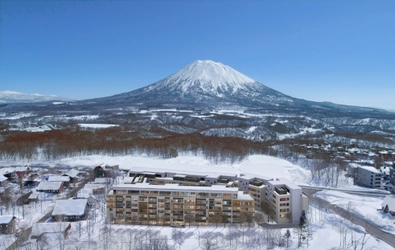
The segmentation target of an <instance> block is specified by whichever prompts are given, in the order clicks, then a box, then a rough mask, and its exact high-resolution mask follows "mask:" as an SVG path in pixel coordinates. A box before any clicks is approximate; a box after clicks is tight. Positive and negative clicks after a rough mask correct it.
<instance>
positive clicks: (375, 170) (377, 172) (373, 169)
mask: <svg viewBox="0 0 395 250" xmlns="http://www.w3.org/2000/svg"><path fill="white" fill-rule="evenodd" d="M358 167H359V168H362V169H365V170H367V171H370V172H372V173H376V174H381V172H380V171H379V170H377V169H376V168H374V167H370V166H358Z"/></svg>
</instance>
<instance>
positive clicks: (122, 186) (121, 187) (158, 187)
mask: <svg viewBox="0 0 395 250" xmlns="http://www.w3.org/2000/svg"><path fill="white" fill-rule="evenodd" d="M113 188H114V189H115V190H136V189H139V190H155V191H190V192H207V193H216V192H227V193H237V192H238V190H239V189H238V188H233V187H230V188H227V187H225V186H222V185H213V186H211V187H209V186H179V185H178V184H165V185H149V184H148V183H136V184H133V185H131V184H118V185H115V186H114V187H113Z"/></svg>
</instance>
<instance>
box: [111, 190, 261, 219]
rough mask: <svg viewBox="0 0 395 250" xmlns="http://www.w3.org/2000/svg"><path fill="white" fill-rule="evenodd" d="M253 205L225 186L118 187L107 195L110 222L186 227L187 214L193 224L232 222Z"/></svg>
mask: <svg viewBox="0 0 395 250" xmlns="http://www.w3.org/2000/svg"><path fill="white" fill-rule="evenodd" d="M254 207H255V202H254V200H253V199H252V198H251V196H250V195H248V194H244V193H243V192H242V191H239V190H238V188H228V187H225V186H218V185H213V186H180V185H178V184H164V185H150V184H148V183H136V184H119V185H116V186H114V187H113V188H112V190H110V192H109V193H108V195H107V209H108V214H109V218H110V220H111V222H113V223H126V224H137V223H140V224H159V225H185V224H188V222H189V219H188V218H187V217H188V216H189V215H191V214H192V215H193V216H194V219H193V221H194V223H195V224H196V225H207V224H208V223H210V222H218V220H216V218H218V216H221V220H220V222H222V223H224V222H227V223H235V222H237V218H238V216H239V215H240V213H246V214H250V215H252V214H253V213H254Z"/></svg>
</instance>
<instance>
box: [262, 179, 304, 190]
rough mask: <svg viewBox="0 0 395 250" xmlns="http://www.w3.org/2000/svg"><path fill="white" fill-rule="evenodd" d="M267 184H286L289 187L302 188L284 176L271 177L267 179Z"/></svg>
mask: <svg viewBox="0 0 395 250" xmlns="http://www.w3.org/2000/svg"><path fill="white" fill-rule="evenodd" d="M269 184H271V185H273V186H282V185H284V186H287V187H288V188H289V189H302V188H301V187H299V186H298V185H296V184H294V183H293V182H291V181H290V180H288V179H285V178H273V179H272V180H270V181H269Z"/></svg>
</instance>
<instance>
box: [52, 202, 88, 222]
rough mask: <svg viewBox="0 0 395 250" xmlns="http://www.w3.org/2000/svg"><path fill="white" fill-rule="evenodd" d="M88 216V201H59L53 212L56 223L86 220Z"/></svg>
mask: <svg viewBox="0 0 395 250" xmlns="http://www.w3.org/2000/svg"><path fill="white" fill-rule="evenodd" d="M87 216H88V200H87V199H71V200H57V201H56V203H55V207H54V209H53V211H52V216H51V217H52V220H54V221H78V220H85V219H86V217H87Z"/></svg>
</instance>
